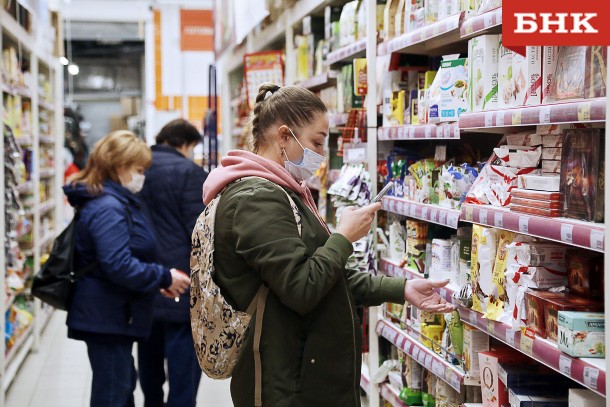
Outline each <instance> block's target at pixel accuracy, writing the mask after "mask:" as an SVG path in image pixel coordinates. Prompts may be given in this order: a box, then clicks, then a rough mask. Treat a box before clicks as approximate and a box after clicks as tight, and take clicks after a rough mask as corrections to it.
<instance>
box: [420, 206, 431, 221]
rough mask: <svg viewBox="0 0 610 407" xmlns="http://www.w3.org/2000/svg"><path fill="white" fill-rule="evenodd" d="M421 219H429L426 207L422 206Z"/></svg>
mask: <svg viewBox="0 0 610 407" xmlns="http://www.w3.org/2000/svg"><path fill="white" fill-rule="evenodd" d="M421 217H422V218H423V219H429V218H428V207H426V206H424V207H423V208H422V210H421Z"/></svg>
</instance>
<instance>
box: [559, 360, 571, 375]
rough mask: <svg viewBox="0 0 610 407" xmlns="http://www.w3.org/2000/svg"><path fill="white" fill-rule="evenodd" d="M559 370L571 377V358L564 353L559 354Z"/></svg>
mask: <svg viewBox="0 0 610 407" xmlns="http://www.w3.org/2000/svg"><path fill="white" fill-rule="evenodd" d="M559 371H560V372H561V373H563V374H564V375H566V376H568V377H572V358H570V357H567V356H566V355H560V356H559Z"/></svg>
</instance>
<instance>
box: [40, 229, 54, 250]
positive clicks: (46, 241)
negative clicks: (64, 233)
mask: <svg viewBox="0 0 610 407" xmlns="http://www.w3.org/2000/svg"><path fill="white" fill-rule="evenodd" d="M54 240H55V232H49V233H47V234H46V235H45V236H43V237H42V239H40V247H41V248H44V247H47V246H48V245H50V244H52V243H53V241H54Z"/></svg>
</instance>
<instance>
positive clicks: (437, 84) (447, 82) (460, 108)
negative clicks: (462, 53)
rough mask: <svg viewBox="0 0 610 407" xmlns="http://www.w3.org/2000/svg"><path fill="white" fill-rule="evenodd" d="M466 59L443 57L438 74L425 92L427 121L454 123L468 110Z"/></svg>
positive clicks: (450, 56)
mask: <svg viewBox="0 0 610 407" xmlns="http://www.w3.org/2000/svg"><path fill="white" fill-rule="evenodd" d="M467 66H468V64H467V58H459V55H447V56H444V57H443V61H442V62H441V67H440V69H439V72H438V74H437V75H436V77H435V78H434V82H433V83H432V85H431V86H430V88H429V89H428V91H427V106H428V121H429V122H430V123H440V122H455V121H457V120H458V119H459V117H460V115H461V114H462V113H464V112H468V110H469V106H468V105H469V103H468V97H469V91H468V88H469V84H468V80H469V78H468V69H467Z"/></svg>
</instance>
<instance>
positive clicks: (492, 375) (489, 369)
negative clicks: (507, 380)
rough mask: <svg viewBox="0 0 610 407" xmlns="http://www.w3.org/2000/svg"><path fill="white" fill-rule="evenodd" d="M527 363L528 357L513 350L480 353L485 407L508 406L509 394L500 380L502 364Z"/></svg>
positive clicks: (506, 348)
mask: <svg viewBox="0 0 610 407" xmlns="http://www.w3.org/2000/svg"><path fill="white" fill-rule="evenodd" d="M508 362H511V363H519V362H521V363H526V362H527V359H526V356H525V355H523V354H521V353H518V352H517V351H515V350H513V349H512V348H508V347H499V348H497V349H494V350H491V351H486V352H481V353H479V368H480V371H481V391H482V393H483V406H484V407H502V406H506V405H508V392H507V389H506V386H505V385H504V383H502V381H501V380H500V375H499V373H500V363H508Z"/></svg>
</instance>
